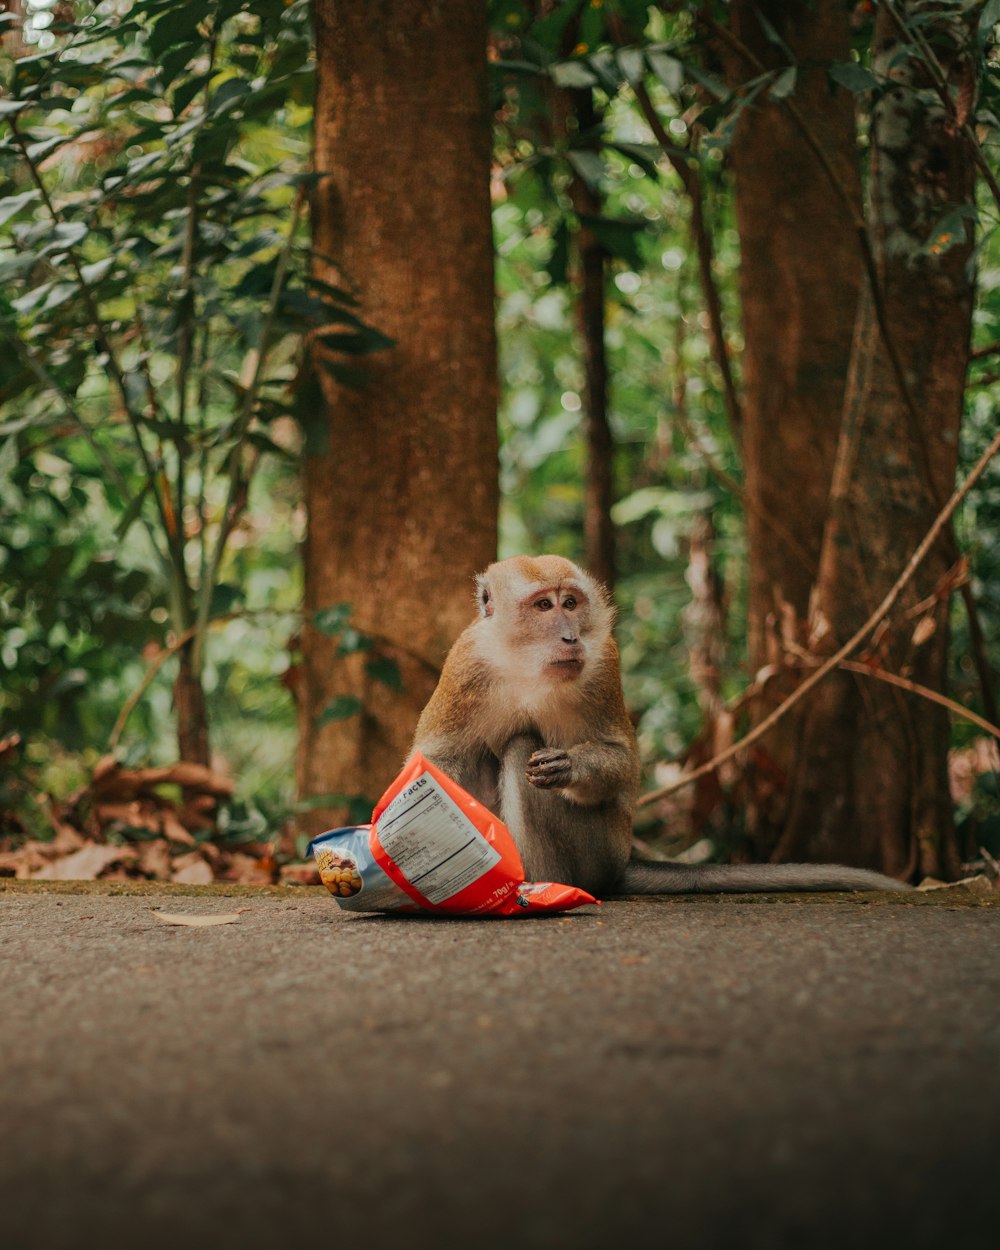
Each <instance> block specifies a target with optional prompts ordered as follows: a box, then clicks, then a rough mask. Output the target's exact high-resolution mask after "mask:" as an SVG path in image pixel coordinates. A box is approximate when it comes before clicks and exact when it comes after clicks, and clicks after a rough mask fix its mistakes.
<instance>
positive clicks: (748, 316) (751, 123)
mask: <svg viewBox="0 0 1000 1250" xmlns="http://www.w3.org/2000/svg"><path fill="white" fill-rule="evenodd" d="M761 14H763V15H764V16H765V17H766V18H767V19H768V20H769V21H770V22H771V23H772V25H773V26H774V28H775V29H776V30H777V31H778V32H779V33H780V35H781V37H782V38H783V39H784V41H785V43H786V44H787V45H788V46H789V47H790V48H791V49H792V50H793V52H794V53H795V55H796V57H797V59H798V61H799V63H800V66H808V65H810V64H812V65H813V68H800V70H799V73H798V78H797V82H796V87H795V93H794V102H795V106H796V108H797V110H798V111H799V113H800V114H801V116H802V119H803V120H804V122H805V124H806V126H807V127H808V128H809V130H810V131H811V133H812V135H813V136H814V137H815V140H816V142H817V144H818V145H819V146H820V147H821V148H822V151H823V153H824V154H825V156H826V158H827V160H828V161H829V164H830V166H831V167H832V168H833V170H834V171H835V172H836V176H837V178H838V180H839V181H840V184H841V186H842V187H843V190H844V192H845V194H846V197H847V198H848V199H849V200H850V201H851V202H853V203H854V204H855V205H856V206H857V211H858V212H860V203H861V189H860V174H859V166H858V157H857V144H856V135H855V119H854V104H853V98H852V97H851V96H850V95H849V94H848V93H847V92H846V91H843V90H840V89H834V90H831V84H830V82H829V79H828V78H827V75H826V72H825V70H824V69H823V68H822V63H823V62H825V61H830V60H834V61H846V60H848V59H849V58H850V30H849V25H848V11H847V6H846V5H845V4H844V3H843V0H814V2H813V3H806V2H805V0H801V2H794V3H787V2H786V0H765V2H763V3H759V2H758V0H734V3H733V5H732V19H731V30H732V32H733V34H734V35H735V36H736V37H737V39H738V40H739V41H740V42H741V43H742V44H743V45H745V47H746V48H747V49H749V51H750V54H751V57H750V58H748V57H746V56H745V55H741V54H740V53H739V51H734V50H733V48H732V47H731V46H729V45H725V57H726V62H727V76H728V78H729V81H730V83H731V84H732V85H734V86H736V85H739V84H742V83H744V82H747V81H748V80H750V79H753V78H756V77H757V75H758V72H759V67H760V64H761V63H763V64H764V65H765V66H767V67H770V68H774V67H778V66H780V65H783V64H785V63H787V57H786V56H785V54H784V53H783V52H782V51H781V50H780V49H779V48H778V47H776V46H775V44H774V43H773V42H772V40H771V39H769V38H768V35H767V33H766V31H765V28H764V27H763V25H762V24H761V20H760V15H761ZM732 166H733V173H734V179H735V186H736V221H737V227H738V230H739V235H740V252H741V263H740V296H741V301H742V308H743V330H744V338H745V340H746V348H745V351H744V355H743V376H744V400H743V430H742V452H743V462H744V467H745V485H746V492H747V496H748V510H747V518H746V521H747V537H748V545H749V569H750V575H749V602H748V629H749V660H750V667H751V672H753V673H757V672H759V671H760V670H762V669H764V668H765V667H769V668H770V666H776V665H780V661H781V658H782V654H781V647H782V638H781V634H782V631H784V633H785V635H786V636H787V635H788V634H789V632H790V633H791V634H792V635H793V636H794V635H795V634H797V633H800V627H799V623H800V622H803V621H805V619H806V616H807V613H808V606H809V596H810V593H811V591H812V587H813V584H814V582H815V579H816V574H817V570H818V567H819V557H820V547H821V544H822V538H823V528H824V523H825V519H826V513H827V504H828V500H829V493H830V481H831V476H832V472H833V462H834V455H835V452H836V447H837V434H838V430H839V428H840V416H841V410H842V407H843V398H844V383H845V379H846V376H847V367H848V360H849V358H850V351H851V340H852V332H853V328H854V321H855V314H856V311H857V302H858V292H859V286H860V275H861V272H862V270H861V258H860V253H859V250H858V242H857V236H856V232H855V229H854V226H853V224H852V220H851V213H850V212H849V210H848V208H847V206H846V205H845V203H844V202H843V200H842V198H840V197H838V194H837V192H836V191H835V190H834V187H833V186H832V185H831V183H830V180H829V179H828V177H827V175H826V174H825V173H824V170H823V168H822V166H821V164H820V162H819V160H818V159H817V157H816V155H815V154H814V152H813V151H812V150H811V149H810V147H809V144H808V142H807V139H806V137H805V136H804V134H803V132H802V129H801V128H800V126H799V125H797V124H796V122H795V121H794V120H793V119H792V118H791V117H790V116H789V114H788V112H787V111H786V109H785V108H784V107H783V106H782V105H781V104H780V103H779V102H778V101H774V100H770V99H768V98H767V96H766V94H764V95H760V96H758V97H757V99H756V100H755V101H754V102H753V103H752V104H751V105H750V106H749V107H748V108H747V109H746V110H745V111H744V113H743V115H742V118H741V121H740V123H739V126H738V129H737V133H736V137H735V140H734V143H733V148H732ZM769 519H770V520H771V522H772V523H769ZM774 522H776V524H775V523H774ZM796 640H797V641H803V639H802V638H801V637H800V638H798V639H796ZM771 671H773V672H776V673H777V674H778V675H777V676H776V677H775V678H773V679H772V680H771V681H770V682H769V683H768V685H767V686H766V688H765V693H764V697H763V698H762V699H761V700H760V701H759V702H758V704H757V706H756V708H755V713H756V715H757V717H758V719H763V716H764V715H765V714H766V713H767V712H769V711H770V710H771V709H772V708H773V707H774V705H775V704H776V703H777V702H779V701H780V700H781V698H782V697H784V696H785V695H786V694H788V693H789V691H790V689H791V688H792V686H793V684H794V680H793V678H792V677H791V675H790V674H785V675H782V673H781V670H780V668H773V669H772V670H771ZM797 739H798V728H797V725H796V724H795V723H794V721H793V720H792V719H791V718H789V719H786V721H785V722H784V724H782V725H779V727H778V728H777V729H776V730H775V732H773V733H772V734H770V735H769V736H768V737H767V739H766V740H765V742H764V744H763V745H764V748H765V750H766V753H767V756H768V757H769V758H768V759H767V761H766V764H765V766H764V767H763V768H762V769H761V770H760V775H759V777H758V778H757V780H756V782H755V783H754V784H753V785H751V787H750V790H749V793H750V794H751V796H752V797H751V799H750V802H749V808H748V813H747V815H748V827H749V830H750V832H751V835H752V837H753V838H754V840H755V842H756V846H757V851H758V854H761V855H766V854H767V853H768V852H769V851H770V849H771V847H772V846H773V843H774V840H775V838H776V837H777V835H778V831H779V830H780V829H781V827H782V824H783V819H784V807H785V793H784V791H783V790H782V788H781V787H780V786H774V785H773V778H774V777H775V776H779V775H780V774H781V773H782V772H783V771H784V772H786V773H787V772H789V771H791V769H792V767H793V761H794V759H795V755H796V749H797Z"/></svg>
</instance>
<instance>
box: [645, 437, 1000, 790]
mask: <svg viewBox="0 0 1000 1250" xmlns="http://www.w3.org/2000/svg"><path fill="white" fill-rule="evenodd" d="M997 452H1000V432H998V433H997V434H996V435H995V436H994V438H993V441H992V442H991V443H990V445H989V446H988V447H987V448H986V450H985V451H984V452H983V454H982V455H981V456H980V458H979V460H978V461H977V462H976V464H975V466H974V467H973V469H972V470H971V472H970V473H969V476H968V477H967V478H966V479H965V481H964V482H963V483H962V485H961V486H959V487H958V488H957V489H956V490H955V492H954V493H953V494H952V496H951V498H950V499H949V500H948V502H947V503H946V504H945V506H944V507H943V508H942V509H941V511H940V512H939V513H938V515H937V517H936V518H935V519H934V522H933V524H932V525H931V527H930V529H929V530H928V531H927V533H926V534H925V535H924V537H923V539H922V541H921V542H920V544H919V546H918V547H917V548H916V550H915V551H914V552H913V555H911V556H910V559H909V560H908V561H907V564H906V567H905V568H904V569H903V571H902V573H900V575H899V577H898V578H897V579H896V581H895V582H894V583H893V585H892V587H891V588H890V590H889V592H888V594H887V595H886V596H885V598H884V599H883V600H882V602H881V603H880V604H879V605H878V607H877V608H876V609H875V611H874V612H873V613H872V614H871V616H869V618H868V620H867V621H865V623H864V624H863V625H862V626H861V627H860V629H858V630H857V631H856V632H855V633H854V634H853V635H852V636H851V637H850V638H849V639H848V640H847V642H845V643H844V645H843V646H842V647H841V648H840V649H839V650H838V651H837V652H836V653H835V654H834V655H832V656H830V658H829V659H828V660H826V661H825V662H824V663H823V664H821V665H820V667H819V668H818V669H816V671H815V672H814V673H812V674H810V676H809V677H807V678H806V679H805V681H804V682H803V683H802V684H801V685H800V686H798V687H797V688H796V689H795V690H793V691H792V693H791V694H790V695H789V696H788V698H787V699H786V700H785V701H784V702H783V703H781V704H779V705H778V707H776V708H775V709H774V711H773V712H771V714H770V715H769V716H766V717H765V718H764V719H763V720H762V721H761V722H760V724H759V725H757V726H756V727H755V728H754V729H752V730H751V731H750V732H749V733H748V734H745V735H744V736H743V737H742V738H741V739H740V740H739V741H738V742H734V743H733V744H732V745H731V746H729V747H727V749H726V750H725V751H721V752H720V753H719V754H718V755H716V756H715V757H714V758H713V759H710V760H708V761H707V762H706V763H705V764H702V765H701V766H700V767H699V768H695V769H692V771H691V772H689V773H686V774H685V775H684V776H683V777H681V778H680V779H679V780H677V781H675V782H673V783H672V784H671V785H669V786H663V787H661V788H660V789H659V790H652V791H650V792H649V793H648V794H644V795H643V796H642V797H641V798H640V799H639V801H638V802H637V804H636V808H637V809H638V808H641V807H646V806H647V805H648V804H650V803H654V802H656V800H657V799H662V798H665V797H666V795H668V794H672V793H673V792H674V791H675V790H681V789H683V787H684V786H688V785H690V784H691V783H692V782H693V781H697V780H698V778H699V777H704V776H706V775H707V774H708V773H711V772H715V770H716V769H717V768H718V767H719V766H720V765H722V764H724V763H725V762H726V761H727V760H730V759H732V758H733V756H734V755H737V754H738V753H739V752H740V751H743V750H745V749H746V748H747V747H748V746H750V744H751V743H753V742H756V741H758V739H760V738H762V737H763V736H764V734H766V733H767V732H768V731H769V730H770V729H772V728H773V727H774V726H775V725H776V724H777V723H778V721H779V720H781V719H782V718H783V717H784V716H786V715H787V714H788V712H790V711H791V709H792V708H793V707H794V706H795V705H796V704H797V703H799V702H800V701H801V700H802V699H803V698H805V696H806V695H807V694H808V693H809V691H810V690H812V689H813V687H814V686H818V685H819V683H820V682H821V681H822V680H823V678H824V677H827V676H829V674H830V673H832V672H833V670H834V669H835V668H838V667H839V666H840V665H841V663H842V662H843V661H844V660H846V659H847V657H848V656H849V655H850V654H851V652H852V651H853V650H855V648H856V647H858V646H859V645H860V644H861V643H862V642H863V641H864V640H865V638H866V637H867V636H868V635H869V634H870V633H871V631H872V630H873V629H874V628H875V626H876V625H878V624H879V622H880V621H882V620H883V619H884V618H885V617H886V616H888V615H889V613H890V612H891V611H892V608H893V605H894V604H895V602H896V600H897V599H898V598H899V596H900V594H901V593H902V591H903V588H904V587H905V586H906V584H907V583H908V582H909V581H910V579H911V578H912V577H913V574H914V573H915V572H916V571H917V569H918V568H919V567H920V565H921V564H922V562H923V561H924V559H925V558H926V556H927V553H928V552H929V551H930V549H931V548H932V547H933V546H934V544H935V542H937V540H938V538H939V536H940V534H941V531H942V530H943V529H944V527H945V526H946V525H947V524H948V522H949V521H950V520H951V518H952V515H953V514H954V512H955V509H956V508H957V507H958V505H959V504H960V503H961V502H962V500H963V499H964V498H965V496H966V495H967V494H968V493H969V491H970V490H971V489H972V487H973V486H974V485H975V484H976V482H978V481H979V479H980V477H982V475H983V473H984V472H985V470H986V466H987V465H988V464H989V463H990V461H991V460H992V459H993V457H994V456H995V455H996V454H997Z"/></svg>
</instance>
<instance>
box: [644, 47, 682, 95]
mask: <svg viewBox="0 0 1000 1250" xmlns="http://www.w3.org/2000/svg"><path fill="white" fill-rule="evenodd" d="M646 63H647V65H648V66H649V68H650V69H651V70H652V71H653V73H654V74H655V75H656V77H657V78H658V79H659V80H660V82H661V83H663V85H664V87H666V89H667V90H668V91H669V92H670V94H671V95H672V96H676V95H680V91H681V88H682V87H683V86H684V65H683V62H681V61H678V59H677V58H676V57H675V56H668V55H667V54H666V53H665V52H657V51H650V52H647V53H646Z"/></svg>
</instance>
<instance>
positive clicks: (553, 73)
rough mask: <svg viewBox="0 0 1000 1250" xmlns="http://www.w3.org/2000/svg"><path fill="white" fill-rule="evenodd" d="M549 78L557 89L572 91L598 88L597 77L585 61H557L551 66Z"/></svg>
mask: <svg viewBox="0 0 1000 1250" xmlns="http://www.w3.org/2000/svg"><path fill="white" fill-rule="evenodd" d="M549 77H550V78H551V79H552V81H553V82H554V83H555V85H556V86H557V87H562V88H565V89H570V90H572V89H583V88H586V87H596V86H597V75H596V74H595V73H594V71H593V70H592V69H591V68H590V66H589V65H587V64H586V62H585V61H557V62H556V64H555V65H550V66H549Z"/></svg>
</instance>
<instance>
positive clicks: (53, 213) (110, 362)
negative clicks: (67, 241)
mask: <svg viewBox="0 0 1000 1250" xmlns="http://www.w3.org/2000/svg"><path fill="white" fill-rule="evenodd" d="M10 129H11V135H12V136H13V139H14V142H15V144H16V146H17V149H18V151H19V152H20V154H21V159H22V160H23V161H24V163H25V165H26V166H27V168H28V173H29V175H30V177H31V180H32V182H33V183H34V184H35V186H36V187H37V189H38V192H39V195H40V196H41V198H42V203H43V204H44V205H45V208H46V210H47V211H48V214H49V216H50V217H51V218H52V220H53V221H54V222H55V223H56V224H57V225H58V224H61V223H62V214H61V213H60V212H59V210H58V209H57V208H56V206H55V204H54V203H53V202H52V197H51V196H50V195H49V192H48V188H47V187H46V185H45V182H44V179H43V178H42V176H41V172H40V170H39V169H38V166H37V165H36V164H35V162H34V161H33V160H32V159H31V157H30V156H29V155H28V149H27V147H26V146H25V143H24V139H23V138H22V137H21V134H20V132H19V131H18V129H17V121H16V118H15V117H13V116H12V117H11V118H10ZM66 256H67V258H68V259H69V263H70V266H71V267H72V270H73V274H74V276H75V278H76V283H77V287H78V288H79V291H80V294H81V295H82V296H83V303H84V307H85V308H86V311H87V316H88V317H89V318H90V322H91V328H92V329H93V332H94V337H95V338H96V339H97V342H98V345H99V346H100V348H101V350H102V351H103V352H104V355H105V357H106V358H107V368H108V372H109V373H110V374H111V376H112V378H113V379H114V382H115V385H116V386H117V387H118V391H119V393H120V395H121V401H122V407H123V408H124V410H125V415H126V416H127V417H128V420H129V425H130V426H131V427H132V435H133V438H134V440H135V444H136V448H137V450H138V452H139V455H140V457H141V459H142V464H143V470H144V472H145V474H146V478H147V480H148V482H149V488H150V491H151V492H152V495H153V498H154V499H155V500H156V504H157V508H158V510H159V513H160V520H161V521H162V522H163V528H164V532H165V534H166V535H167V536H168V538H169V535H170V523H169V520H168V515H167V509H166V505H165V502H164V500H163V498H162V497H161V495H160V491H159V489H158V488H157V479H156V471H155V470H154V468H153V464H152V461H151V460H150V458H149V453H148V452H147V450H146V445H145V443H144V442H143V441H142V436H141V433H140V429H139V418H138V416H137V414H136V413H135V412H134V411H133V409H132V405H131V403H130V402H129V397H128V389H127V387H126V386H125V375H124V373H123V371H122V368H121V366H120V365H119V363H118V358H117V356H116V355H115V351H114V347H113V346H112V344H111V340H110V338H109V337H108V334H107V331H106V329H105V327H104V322H103V321H102V320H101V315H100V312H99V310H98V307H97V301H96V299H95V298H94V293H93V291H92V290H91V287H90V283H89V282H87V280H86V278H84V276H83V270H82V269H81V267H80V262H79V260H78V259H77V255H76V249H75V248H74V247H73V246H71V245H70V246H67V248H66Z"/></svg>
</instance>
